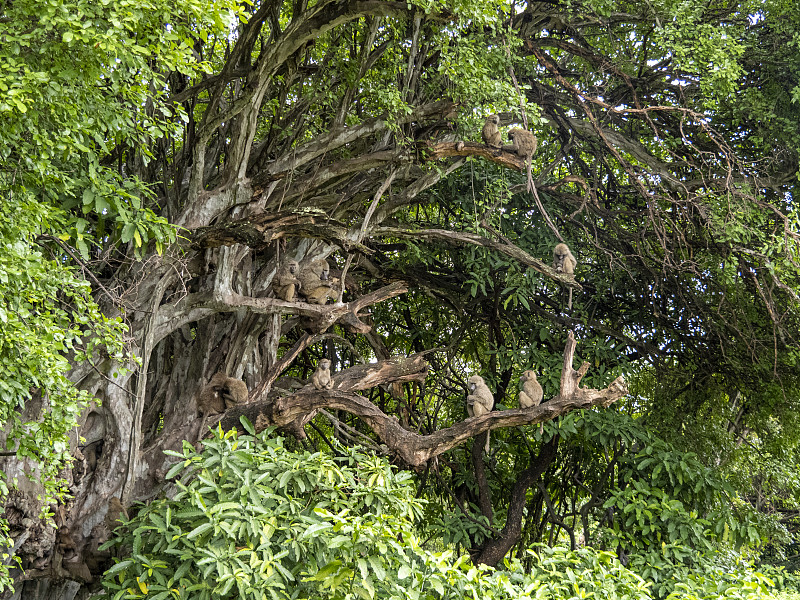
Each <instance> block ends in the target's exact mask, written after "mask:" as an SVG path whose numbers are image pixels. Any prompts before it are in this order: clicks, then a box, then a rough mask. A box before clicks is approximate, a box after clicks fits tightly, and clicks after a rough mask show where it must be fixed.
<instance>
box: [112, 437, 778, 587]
mask: <svg viewBox="0 0 800 600" xmlns="http://www.w3.org/2000/svg"><path fill="white" fill-rule="evenodd" d="M337 450H338V451H339V453H337V455H336V456H330V455H328V454H323V453H319V452H315V453H310V452H300V453H297V452H292V451H290V450H289V449H288V448H287V447H286V446H285V444H284V440H282V439H281V438H274V437H272V436H268V435H262V436H261V437H260V439H256V438H254V437H251V436H240V437H237V436H236V435H235V432H229V433H227V434H223V433H222V432H217V434H216V435H215V437H214V438H213V439H210V440H206V441H204V442H203V451H202V453H198V452H196V451H195V449H194V448H193V447H192V446H191V445H189V444H186V445H185V446H184V450H183V452H182V453H181V454H179V455H178V456H179V457H180V459H181V461H180V462H179V463H177V464H176V466H175V467H174V468H173V469H172V474H173V475H177V474H180V478H179V480H178V481H177V482H176V485H177V492H176V493H175V494H174V496H173V497H172V498H171V499H169V500H157V501H155V502H152V503H150V504H148V505H146V506H141V507H139V508H140V509H139V512H138V513H137V515H136V516H135V518H133V519H132V520H131V521H130V522H127V523H125V524H124V525H122V526H121V527H120V528H119V529H118V532H117V533H118V536H117V538H116V539H115V540H114V541H113V542H112V543H110V544H109V545H112V546H115V547H117V548H118V551H119V552H120V553H121V555H122V557H121V558H120V559H118V561H117V562H116V564H115V565H114V566H113V567H111V568H110V569H109V570H108V571H107V572H106V575H105V580H104V588H105V590H106V591H105V595H104V596H103V597H105V598H114V599H115V600H118V599H120V598H151V599H153V600H165V599H167V598H176V599H177V598H185V599H198V600H211V599H218V598H219V599H222V598H230V599H234V598H236V599H240V600H245V599H249V598H252V599H254V600H255V599H259V600H260V599H261V598H342V599H350V598H362V599H364V600H373V599H374V598H398V599H400V598H406V599H408V598H415V599H417V598H419V599H421V598H442V599H444V598H452V599H459V598H465V597H471V598H509V599H511V598H532V599H533V598H537V599H538V598H552V597H556V598H587V597H592V596H598V597H600V596H602V597H604V598H612V599H613V598H630V599H637V600H649V599H651V598H664V597H667V598H670V599H672V598H675V599H677V598H687V597H695V598H703V597H714V598H725V599H731V600H734V599H736V600H738V599H744V598H754V599H755V598H763V597H764V595H765V594H766V593H768V592H769V591H770V590H772V589H774V586H775V580H774V579H771V578H770V577H768V576H766V575H764V574H761V573H758V572H749V571H747V570H746V568H744V567H745V566H744V565H732V564H727V565H726V564H723V562H724V561H722V560H720V559H717V561H716V562H715V561H712V560H710V559H708V558H703V559H701V560H699V561H698V563H697V564H696V565H695V568H694V569H693V570H691V571H687V570H684V571H683V572H679V571H678V570H676V569H680V565H681V560H680V558H679V557H678V556H677V555H673V556H671V555H670V554H669V552H667V553H665V554H664V555H663V556H662V557H661V558H660V559H659V560H657V561H655V562H653V563H651V565H654V566H655V568H658V569H660V570H662V571H664V570H666V569H670V572H669V577H668V578H666V579H665V581H663V582H659V581H658V579H657V578H656V585H655V586H654V585H653V583H652V581H650V582H648V581H647V579H651V577H646V578H642V577H641V576H639V575H638V574H637V572H636V569H634V570H631V569H629V568H626V567H624V566H623V565H622V564H621V563H620V562H619V560H618V559H617V557H616V556H615V555H614V554H613V553H610V552H604V551H597V550H593V549H591V548H584V549H581V550H578V551H577V552H571V551H569V549H565V548H564V547H556V548H549V547H547V546H542V547H535V548H533V549H531V551H529V552H528V553H526V556H527V558H528V559H530V560H533V561H534V563H535V566H534V567H533V569H532V570H530V569H523V566H522V564H521V563H520V561H519V560H517V559H514V560H510V561H508V562H507V564H506V565H505V568H504V569H503V570H499V571H495V570H494V569H490V568H484V569H480V570H479V569H476V568H475V567H473V566H471V564H470V563H469V561H468V560H467V559H466V557H461V558H457V557H456V556H454V554H453V552H452V551H451V550H448V551H445V552H435V551H432V549H431V548H430V546H436V545H437V544H435V543H434V544H431V543H430V542H428V543H425V542H424V541H423V540H421V539H420V538H419V535H418V533H417V532H418V529H417V527H418V525H419V520H420V516H421V514H422V507H423V505H424V504H426V503H425V502H424V501H423V500H420V499H419V498H415V486H414V483H413V478H412V477H411V476H410V475H408V474H404V473H402V472H401V473H398V472H397V471H396V470H395V469H394V468H393V467H392V466H390V465H389V464H388V463H387V462H386V461H385V460H384V459H380V458H375V457H374V456H371V455H366V454H362V453H361V452H359V451H356V450H348V449H346V448H343V447H338V448H337ZM687 541H689V540H687ZM692 541H694V540H692ZM676 548H677V546H676V545H672V544H670V545H669V547H668V549H671V550H674V549H676ZM687 551H688V549H687ZM637 566H638V565H637ZM651 568H652V567H651ZM646 571H647V569H645V575H649V573H647V572H646Z"/></svg>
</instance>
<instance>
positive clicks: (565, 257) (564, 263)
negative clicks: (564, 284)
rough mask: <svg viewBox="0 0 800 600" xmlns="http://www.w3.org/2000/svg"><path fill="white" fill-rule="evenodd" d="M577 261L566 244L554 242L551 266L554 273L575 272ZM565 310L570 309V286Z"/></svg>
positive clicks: (571, 273)
mask: <svg viewBox="0 0 800 600" xmlns="http://www.w3.org/2000/svg"><path fill="white" fill-rule="evenodd" d="M577 264H578V261H577V260H575V257H574V256H572V252H570V251H569V246H567V245H566V244H563V243H562V244H556V247H555V248H553V268H554V269H555V270H556V273H566V274H567V275H574V274H575V266H576V265H577ZM567 310H572V288H569V301H568V302H567Z"/></svg>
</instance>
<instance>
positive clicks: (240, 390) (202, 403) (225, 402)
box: [197, 371, 250, 417]
mask: <svg viewBox="0 0 800 600" xmlns="http://www.w3.org/2000/svg"><path fill="white" fill-rule="evenodd" d="M249 395H250V394H249V392H248V391H247V384H246V383H245V382H244V381H242V380H241V379H236V378H235V377H228V376H227V375H226V374H225V373H223V372H222V371H220V372H218V373H215V374H214V376H213V377H212V378H211V381H209V382H208V384H207V385H206V386H205V387H204V388H203V390H202V391H201V392H200V397H199V398H198V400H197V411H198V413H199V414H200V416H203V417H207V416H209V415H218V414H222V413H224V412H225V411H226V410H227V409H229V408H231V407H232V406H236V405H237V404H245V403H246V402H247V399H248V397H249Z"/></svg>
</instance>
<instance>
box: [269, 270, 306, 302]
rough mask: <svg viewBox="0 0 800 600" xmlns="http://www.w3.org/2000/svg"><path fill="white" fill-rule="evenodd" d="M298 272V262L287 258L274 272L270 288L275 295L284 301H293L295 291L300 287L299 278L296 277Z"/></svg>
mask: <svg viewBox="0 0 800 600" xmlns="http://www.w3.org/2000/svg"><path fill="white" fill-rule="evenodd" d="M299 272H300V263H298V262H297V261H296V260H287V261H286V262H285V263H283V264H282V265H281V267H280V268H279V269H278V272H277V273H275V282H274V283H273V284H272V288H273V289H274V290H275V295H276V296H277V297H278V298H281V299H282V300H286V302H294V298H295V292H297V290H298V289H300V285H301V284H300V280H299V279H298V278H297V275H298V273H299Z"/></svg>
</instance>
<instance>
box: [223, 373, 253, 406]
mask: <svg viewBox="0 0 800 600" xmlns="http://www.w3.org/2000/svg"><path fill="white" fill-rule="evenodd" d="M249 396H250V392H248V391H247V384H246V383H245V382H244V381H242V380H241V379H236V378H235V377H228V379H227V380H226V381H225V387H224V388H222V399H223V400H225V408H226V409H228V408H230V407H232V406H236V405H237V404H246V403H247V399H248V397H249Z"/></svg>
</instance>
